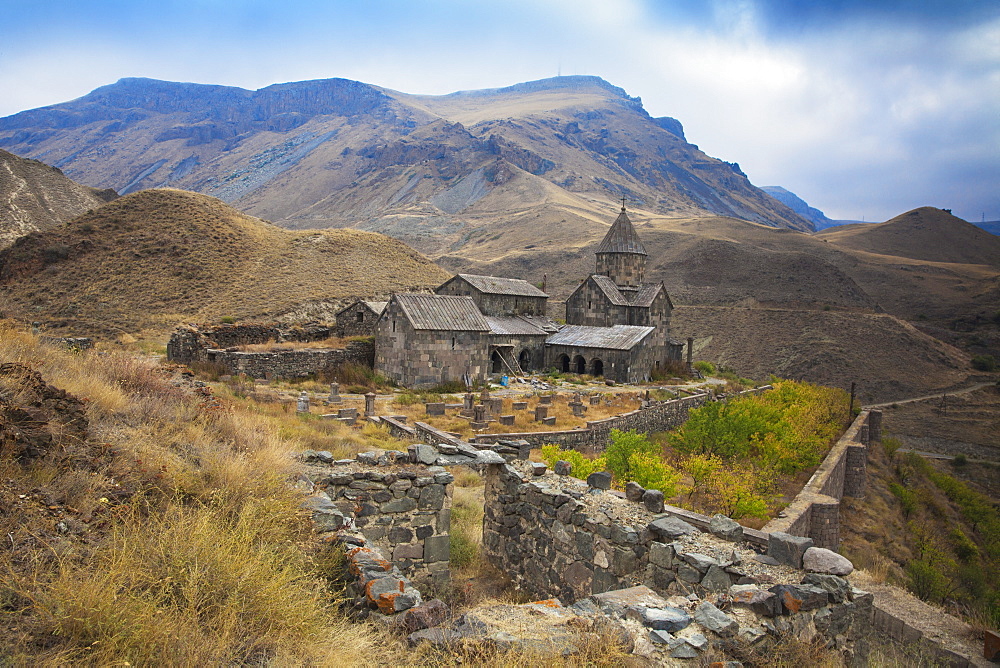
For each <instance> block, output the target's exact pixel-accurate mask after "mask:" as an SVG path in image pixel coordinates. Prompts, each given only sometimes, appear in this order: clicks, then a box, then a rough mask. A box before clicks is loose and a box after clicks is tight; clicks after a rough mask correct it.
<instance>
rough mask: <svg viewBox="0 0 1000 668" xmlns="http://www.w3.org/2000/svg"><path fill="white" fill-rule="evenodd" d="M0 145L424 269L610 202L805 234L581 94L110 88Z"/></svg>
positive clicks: (729, 175) (332, 84)
mask: <svg viewBox="0 0 1000 668" xmlns="http://www.w3.org/2000/svg"><path fill="white" fill-rule="evenodd" d="M0 146H3V147H5V148H8V149H10V150H12V151H15V152H17V153H19V154H22V155H25V156H29V157H32V158H37V159H40V160H45V161H46V162H49V163H51V164H54V165H55V166H57V167H59V168H61V169H64V170H65V171H66V173H67V174H68V175H70V176H71V177H73V178H75V179H77V180H79V181H80V182H83V183H88V184H92V185H98V186H101V187H113V188H116V189H117V190H119V191H120V192H122V193H129V192H133V191H136V190H139V189H142V188H150V187H158V186H171V187H179V188H185V189H189V190H194V191H197V192H202V193H206V194H209V195H213V196H215V197H218V198H220V199H222V200H223V201H225V202H227V203H230V204H232V205H233V206H235V207H236V208H238V209H241V210H243V211H245V212H247V213H249V214H251V215H255V216H259V217H262V218H265V219H267V220H272V221H275V223H277V224H278V225H281V226H285V227H294V228H325V227H358V228H361V229H367V230H373V231H379V232H384V233H386V234H390V235H392V236H394V237H396V238H399V239H402V240H404V241H406V242H407V243H409V244H410V245H412V246H414V247H415V248H417V249H418V250H421V251H422V252H425V253H428V254H432V255H437V254H441V253H443V252H446V251H450V250H456V249H462V248H465V247H467V246H469V245H470V244H474V243H475V237H476V235H477V234H481V233H483V228H484V227H488V226H489V225H491V224H494V223H506V224H508V225H515V226H516V225H518V224H529V225H531V224H534V223H535V222H536V221H535V219H536V218H540V219H541V221H542V222H543V223H544V224H545V225H546V226H559V225H561V224H562V223H563V222H567V223H569V227H570V228H572V227H580V226H584V227H588V226H589V227H594V226H595V225H594V223H595V222H597V221H599V220H600V219H601V217H602V216H601V215H600V213H599V212H601V211H602V210H603V209H604V208H606V207H607V206H608V205H609V204H610V203H612V202H613V201H615V200H616V198H620V197H625V198H626V201H627V202H629V203H630V205H631V206H636V207H641V208H643V209H645V210H648V211H650V212H651V213H655V214H657V215H670V216H701V215H708V214H715V215H723V216H732V217H735V218H741V219H746V220H751V221H756V222H760V223H764V224H767V225H773V226H779V227H788V228H795V229H800V230H810V229H812V227H811V224H810V223H809V222H808V221H807V220H805V219H803V218H802V217H800V216H799V215H798V214H796V213H795V212H793V211H792V210H791V209H789V208H788V207H786V206H784V205H782V204H780V203H778V202H776V200H774V199H773V198H771V197H769V196H767V195H766V194H764V193H763V192H762V191H760V190H759V189H757V188H756V187H754V186H753V185H752V184H751V183H750V181H749V180H748V179H747V177H746V176H745V175H744V174H743V173H742V172H741V171H740V169H739V167H738V165H735V164H730V163H726V162H723V161H721V160H717V159H715V158H711V157H709V156H707V155H705V154H704V153H702V152H701V151H700V150H698V148H697V146H694V145H692V144H689V143H687V142H686V141H685V139H684V135H683V130H682V128H681V125H680V123H679V122H678V121H676V120H674V119H670V118H651V117H650V116H649V115H648V114H647V113H646V111H645V110H644V109H643V108H642V103H641V100H639V98H634V97H630V96H628V95H627V94H626V93H625V91H623V90H622V89H620V88H617V87H615V86H612V85H611V84H608V83H607V82H605V81H603V80H602V79H599V78H597V77H559V78H555V79H545V80H542V81H535V82H530V83H525V84H519V85H516V86H511V87H509V88H501V89H493V90H481V91H465V92H459V93H453V94H451V95H444V96H422V95H409V94H404V93H399V92H396V91H391V90H386V89H381V88H377V87H375V86H370V85H367V84H362V83H358V82H355V81H348V80H343V79H327V80H320V81H306V82H297V83H289V84H280V85H274V86H269V87H267V88H263V89H261V90H258V91H248V90H244V89H240V88H232V87H225V86H206V85H197V84H180V83H172V82H166V81H154V80H149V79H123V80H121V81H119V82H118V83H115V84H112V85H109V86H104V87H102V88H99V89H97V90H95V91H93V92H92V93H90V94H89V95H86V96H84V97H82V98H80V99H78V100H74V101H71V102H66V103H63V104H57V105H53V106H50V107H44V108H40V109H35V110H31V111H25V112H22V113H19V114H16V115H14V116H9V117H6V118H3V119H0ZM534 214H538V215H537V216H536V215H534ZM595 214H598V215H595ZM597 227H599V225H597Z"/></svg>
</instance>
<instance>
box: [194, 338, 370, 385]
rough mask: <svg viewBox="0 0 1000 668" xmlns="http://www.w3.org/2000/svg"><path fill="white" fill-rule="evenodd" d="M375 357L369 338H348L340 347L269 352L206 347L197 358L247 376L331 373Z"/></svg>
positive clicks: (295, 375) (298, 375) (288, 376)
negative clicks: (349, 339) (349, 364)
mask: <svg viewBox="0 0 1000 668" xmlns="http://www.w3.org/2000/svg"><path fill="white" fill-rule="evenodd" d="M374 357H375V344H374V342H372V341H352V342H351V343H349V344H348V345H347V348H344V349H334V350H321V349H313V348H302V349H300V350H277V351H273V352H252V353H249V352H240V351H229V350H216V349H209V350H206V351H205V353H204V357H203V359H202V360H200V361H206V362H212V363H215V364H218V365H219V366H221V367H222V368H223V369H224V370H225V371H226V372H227V373H230V374H233V375H236V374H244V375H247V376H250V377H251V378H268V379H270V378H304V377H306V376H311V375H315V374H321V373H335V371H336V369H337V367H339V366H340V365H341V364H347V363H351V364H361V365H364V366H368V367H371V366H372V364H373V362H374Z"/></svg>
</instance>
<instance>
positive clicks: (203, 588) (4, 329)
mask: <svg viewBox="0 0 1000 668" xmlns="http://www.w3.org/2000/svg"><path fill="white" fill-rule="evenodd" d="M0 359H3V360H5V361H15V362H19V363H24V364H28V365H30V366H32V367H33V368H35V369H36V370H37V371H38V372H39V373H41V374H42V376H43V377H44V378H45V380H46V381H47V382H49V383H50V384H52V385H55V386H57V387H61V388H64V389H67V390H69V391H71V392H72V393H74V394H78V395H79V396H85V397H87V398H88V399H89V401H88V402H87V417H88V419H89V420H90V434H91V438H90V439H89V440H88V442H87V443H78V442H69V441H66V440H60V439H59V438H58V435H57V442H56V443H55V444H54V445H55V446H56V447H54V448H52V449H51V451H50V452H49V454H47V455H45V456H44V457H42V458H40V459H37V460H35V461H27V462H22V463H18V462H15V461H13V460H10V459H8V458H5V459H3V460H2V461H0V468H2V474H3V478H4V480H5V481H6V484H5V486H4V487H3V488H2V489H0V506H2V507H3V508H4V509H5V512H4V513H3V515H2V517H0V529H2V530H3V532H4V534H9V540H10V542H11V545H12V546H13V548H14V549H11V550H5V551H4V552H3V554H2V555H0V573H2V574H3V575H2V578H0V579H2V586H0V601H2V602H3V605H4V606H5V610H6V611H8V613H9V614H7V615H5V617H4V618H3V619H2V620H0V623H2V626H3V628H2V630H0V638H2V640H0V655H2V656H4V657H6V659H5V661H7V662H10V663H12V664H14V665H28V664H31V665H62V664H66V663H85V664H93V665H126V662H127V664H132V665H136V664H138V665H154V664H156V665H160V664H164V665H209V664H230V663H239V664H265V663H266V664H281V665H285V664H318V665H357V664H359V663H361V662H362V657H363V655H364V652H365V650H366V648H369V647H372V646H373V645H374V640H373V638H374V636H373V634H372V632H371V631H370V630H368V629H367V627H364V626H356V625H353V624H350V623H349V622H347V621H346V620H345V619H344V618H343V617H342V616H340V614H339V613H337V612H336V610H335V609H334V608H333V607H332V604H333V599H332V598H331V595H330V592H329V591H328V590H327V588H326V583H325V580H324V579H323V578H322V577H321V575H322V574H321V573H320V572H319V571H318V565H317V564H316V563H314V562H313V561H312V560H311V558H310V557H309V555H308V554H307V552H306V551H304V550H303V549H301V546H302V545H304V543H305V541H307V540H308V539H309V527H308V524H307V523H306V522H304V518H302V516H301V515H300V513H299V511H298V497H297V496H296V495H295V494H294V493H293V492H292V491H291V490H290V487H289V485H288V479H289V476H290V475H291V473H292V471H293V460H292V459H291V458H290V457H289V454H290V452H292V451H294V450H297V449H299V448H300V447H301V445H300V443H299V442H298V441H296V440H294V436H293V437H292V438H289V437H288V435H283V434H282V433H281V432H282V425H280V424H275V422H274V421H272V419H271V418H269V417H268V416H267V415H263V414H261V413H254V412H252V411H249V410H246V409H245V407H243V406H241V405H240V404H239V403H238V402H227V401H225V400H223V402H222V404H221V407H218V406H216V405H213V404H199V401H200V398H199V397H197V396H190V395H188V394H187V393H186V392H183V391H181V390H180V389H179V388H176V387H174V386H173V384H172V383H171V382H169V380H168V379H166V378H164V377H163V376H162V374H161V373H160V372H159V371H158V370H157V369H156V368H154V367H153V366H152V365H151V364H150V363H149V362H145V361H142V360H137V359H133V358H129V357H127V356H124V355H97V354H83V355H72V354H69V353H67V352H64V351H61V350H55V349H49V348H46V347H44V346H40V345H38V343H37V341H35V340H34V338H33V337H31V336H30V335H26V334H24V333H23V332H21V331H18V330H17V329H15V328H12V327H11V326H10V325H9V323H0ZM57 520H58V522H59V523H60V525H61V526H62V527H63V528H60V529H58V530H54V529H53V526H54V525H55V523H56V521H57Z"/></svg>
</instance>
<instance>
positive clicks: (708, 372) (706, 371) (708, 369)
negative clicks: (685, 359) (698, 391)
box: [694, 360, 715, 376]
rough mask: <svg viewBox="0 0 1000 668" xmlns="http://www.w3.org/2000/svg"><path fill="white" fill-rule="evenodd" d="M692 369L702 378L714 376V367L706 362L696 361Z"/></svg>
mask: <svg viewBox="0 0 1000 668" xmlns="http://www.w3.org/2000/svg"><path fill="white" fill-rule="evenodd" d="M694 368H695V369H696V370H697V371H699V372H701V375H703V376H712V375H715V365H714V364H712V363H711V362H709V361H707V360H698V361H697V362H695V363H694Z"/></svg>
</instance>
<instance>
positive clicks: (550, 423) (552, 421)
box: [542, 415, 556, 427]
mask: <svg viewBox="0 0 1000 668" xmlns="http://www.w3.org/2000/svg"><path fill="white" fill-rule="evenodd" d="M542 424H544V425H545V426H546V427H554V426H556V416H555V415H553V416H551V417H544V418H542Z"/></svg>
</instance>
